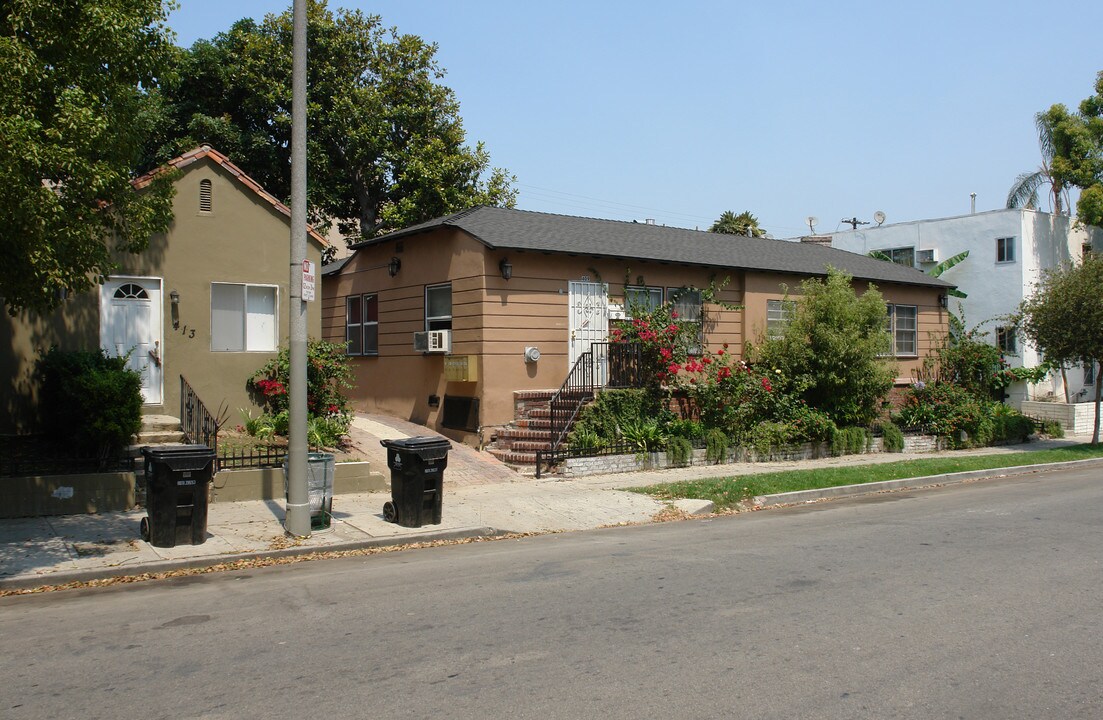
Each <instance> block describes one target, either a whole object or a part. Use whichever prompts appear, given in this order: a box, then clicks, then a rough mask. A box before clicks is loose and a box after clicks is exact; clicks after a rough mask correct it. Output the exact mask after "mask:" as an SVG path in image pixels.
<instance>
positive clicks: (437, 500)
mask: <svg viewBox="0 0 1103 720" xmlns="http://www.w3.org/2000/svg"><path fill="white" fill-rule="evenodd" d="M379 444H380V445H382V446H383V447H385V448H387V467H389V468H390V469H391V501H390V502H389V503H386V504H384V505H383V518H384V519H385V520H387V521H388V522H393V523H398V524H399V525H402V526H403V527H421V526H422V525H439V524H440V519H441V498H442V496H443V495H444V468H446V467H448V451H449V450H450V449H452V444H451V443H450V442H448V441H447V440H445V439H444V438H437V437H424V436H421V437H412V438H403V439H401V440H380V441H379Z"/></svg>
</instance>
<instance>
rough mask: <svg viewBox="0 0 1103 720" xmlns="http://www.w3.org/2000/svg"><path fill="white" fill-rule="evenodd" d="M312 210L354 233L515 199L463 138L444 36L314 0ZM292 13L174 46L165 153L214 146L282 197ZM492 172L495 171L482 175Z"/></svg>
mask: <svg viewBox="0 0 1103 720" xmlns="http://www.w3.org/2000/svg"><path fill="white" fill-rule="evenodd" d="M308 23H309V29H308V43H309V48H308V51H309V63H308V76H309V79H308V88H309V89H308V103H309V110H308V131H307V132H308V147H307V156H308V163H309V168H310V169H309V178H310V185H309V190H308V204H309V207H310V219H311V221H312V222H314V223H316V224H328V222H329V221H330V220H337V221H338V222H339V227H340V230H341V232H342V233H344V234H345V235H346V236H347V237H349V238H350V239H351V240H360V239H363V238H368V237H373V236H375V235H378V234H381V233H385V232H389V231H391V230H396V229H400V228H402V227H406V226H409V225H412V224H416V223H418V222H422V221H424V220H428V219H430V218H433V217H437V216H440V215H446V214H449V213H452V212H456V211H458V210H461V209H464V208H467V207H470V206H473V205H500V206H505V207H512V206H513V204H514V202H515V200H516V190H514V189H513V187H512V182H513V180H514V178H513V177H512V176H510V175H508V174H507V173H506V172H505V171H504V170H500V169H493V170H490V169H489V163H490V159H489V155H488V154H487V152H486V149H485V148H484V146H483V144H482V143H478V144H476V145H475V147H474V148H471V147H468V146H467V145H465V144H464V142H465V133H464V129H463V123H462V120H461V118H460V114H459V103H458V102H457V100H456V96H455V93H454V92H453V91H452V90H450V89H449V88H447V87H445V86H444V85H442V84H440V83H439V80H440V79H441V78H442V77H443V76H444V70H443V69H442V68H441V67H440V65H439V64H438V63H437V61H436V57H435V56H436V51H437V46H436V45H435V44H430V43H426V42H425V41H423V40H422V39H421V38H419V37H417V36H415V35H402V34H399V32H398V31H397V29H394V28H392V29H389V30H387V29H384V28H383V27H382V25H381V24H380V19H379V17H378V16H375V15H364V14H363V13H361V12H360V11H349V10H337V11H336V12H335V13H334V12H331V11H330V10H329V9H328V7H327V6H326V3H325V1H324V0H311V2H309V3H308ZM291 26H292V18H291V12H290V11H287V12H285V13H283V14H281V15H278V16H277V15H268V16H267V17H265V18H264V21H263V22H262V23H260V24H257V23H255V22H253V21H252V20H241V21H239V22H237V23H235V24H234V25H233V27H231V28H230V30H229V31H227V32H225V33H220V34H219V35H217V36H215V38H214V39H213V40H210V41H200V42H198V43H196V44H195V45H193V46H192V48H191V49H190V50H188V51H184V52H182V54H181V57H180V60H179V62H180V66H181V72H180V73H179V77H180V81H179V82H178V83H176V84H174V85H171V86H169V87H168V88H167V89H166V94H167V95H168V97H169V101H170V110H171V114H172V119H173V124H172V125H170V126H168V127H167V128H166V129H165V131H164V132H163V133H162V135H161V137H159V138H157V139H156V141H155V142H154V143H153V144H152V145H151V150H150V154H151V155H152V156H153V157H156V158H158V159H165V158H166V157H169V156H171V155H173V154H177V153H179V152H180V151H182V150H184V149H187V148H188V147H193V146H195V145H197V144H200V143H209V144H211V145H215V146H218V147H220V148H222V149H223V151H224V152H227V153H228V154H230V155H231V156H232V157H234V160H235V162H236V163H237V164H238V165H240V166H241V167H242V169H243V170H245V171H246V172H248V173H249V174H250V175H251V176H253V177H254V178H255V179H256V180H257V181H259V182H260V183H261V184H262V185H264V187H265V188H266V189H267V190H268V191H269V192H272V193H273V194H275V195H276V196H277V197H280V198H284V199H286V198H287V197H288V195H289V193H290V182H291V179H290V178H291V171H290V160H289V158H290V133H291V115H290V112H291V104H290V98H291V81H290V78H291ZM488 173H489V174H488Z"/></svg>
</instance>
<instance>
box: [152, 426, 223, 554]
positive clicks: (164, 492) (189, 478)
mask: <svg viewBox="0 0 1103 720" xmlns="http://www.w3.org/2000/svg"><path fill="white" fill-rule="evenodd" d="M142 455H143V456H144V457H145V481H146V507H147V511H148V515H147V516H146V517H144V518H142V539H143V540H145V541H146V542H148V543H149V544H150V545H153V546H154V547H176V546H177V545H202V544H203V543H204V542H206V540H207V483H209V482H210V481H211V477H212V476H213V475H214V461H215V451H214V450H212V449H211V448H209V447H207V446H206V445H179V446H168V447H144V448H142Z"/></svg>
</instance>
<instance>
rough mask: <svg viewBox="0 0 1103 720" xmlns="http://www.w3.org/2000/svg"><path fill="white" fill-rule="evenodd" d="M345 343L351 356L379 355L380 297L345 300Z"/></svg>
mask: <svg viewBox="0 0 1103 720" xmlns="http://www.w3.org/2000/svg"><path fill="white" fill-rule="evenodd" d="M345 341H346V343H347V345H346V347H347V350H346V351H345V352H346V353H347V354H349V355H378V354H379V297H378V296H377V295H375V294H374V293H372V294H369V295H351V296H349V297H347V298H345Z"/></svg>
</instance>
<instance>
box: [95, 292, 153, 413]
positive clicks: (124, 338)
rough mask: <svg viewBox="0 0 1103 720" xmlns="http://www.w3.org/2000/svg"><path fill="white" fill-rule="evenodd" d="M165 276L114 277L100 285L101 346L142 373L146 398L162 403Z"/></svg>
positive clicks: (143, 390)
mask: <svg viewBox="0 0 1103 720" xmlns="http://www.w3.org/2000/svg"><path fill="white" fill-rule="evenodd" d="M161 313H162V308H161V280H160V278H111V279H110V280H108V281H107V282H105V283H104V284H103V286H102V287H101V288H100V346H101V347H102V348H103V349H104V350H106V351H107V354H108V355H111V356H113V357H121V356H126V355H127V354H128V353H129V360H128V362H127V365H128V366H129V367H130V368H131V369H132V370H136V371H137V372H138V373H140V374H141V376H142V401H143V402H144V403H145V404H146V405H159V404H161V398H162V396H161V392H162V381H163V372H162V367H161V366H162V354H163V350H162V343H161Z"/></svg>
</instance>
